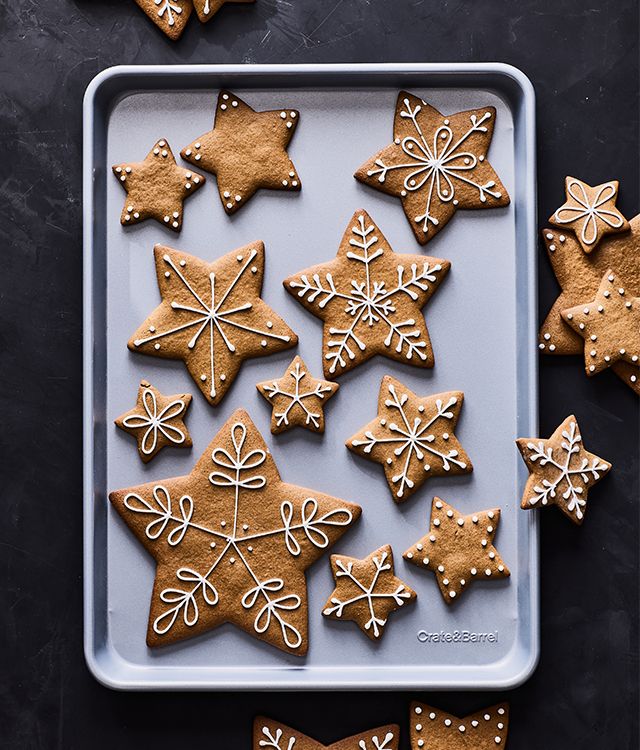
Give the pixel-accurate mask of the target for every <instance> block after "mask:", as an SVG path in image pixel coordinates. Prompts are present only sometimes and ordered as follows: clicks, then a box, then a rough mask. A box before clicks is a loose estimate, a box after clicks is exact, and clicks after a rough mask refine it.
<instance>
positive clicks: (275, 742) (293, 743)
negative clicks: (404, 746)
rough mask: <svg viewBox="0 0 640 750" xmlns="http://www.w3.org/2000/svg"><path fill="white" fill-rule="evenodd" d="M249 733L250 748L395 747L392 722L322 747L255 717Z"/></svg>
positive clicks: (333, 749)
mask: <svg viewBox="0 0 640 750" xmlns="http://www.w3.org/2000/svg"><path fill="white" fill-rule="evenodd" d="M253 736H254V741H253V748H254V750H259V749H260V748H266V749H267V750H396V749H397V746H398V727H397V726H395V725H389V726H386V727H378V728H377V729H371V730H369V731H368V732H362V734H357V735H354V736H353V737H348V738H346V739H343V740H339V741H338V742H336V743H334V744H333V745H327V746H325V745H321V744H320V743H319V742H316V741H315V740H313V739H311V737H307V736H305V735H303V734H301V733H300V732H296V731H295V730H293V729H291V728H290V727H287V726H285V725H284V724H277V723H276V722H274V721H272V720H270V719H266V718H264V717H262V716H258V717H257V718H256V719H255V721H254V730H253Z"/></svg>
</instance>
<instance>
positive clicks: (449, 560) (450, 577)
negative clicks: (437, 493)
mask: <svg viewBox="0 0 640 750" xmlns="http://www.w3.org/2000/svg"><path fill="white" fill-rule="evenodd" d="M499 523H500V508H493V509H492V510H483V511H478V512H477V513H471V514H469V515H467V516H465V515H462V514H461V513H460V512H459V511H457V510H456V509H455V508H454V507H453V506H452V505H448V504H447V503H445V502H444V500H441V499H440V498H439V497H434V498H433V502H432V504H431V525H430V528H429V533H428V534H425V536H423V537H422V538H421V539H420V540H419V541H418V542H416V544H414V545H413V546H412V547H410V548H409V549H408V550H407V551H406V552H405V553H404V555H403V557H404V559H405V560H407V561H409V562H411V563H413V564H414V565H417V566H418V567H420V568H426V569H427V570H431V571H433V572H434V573H435V576H436V580H437V582H438V587H439V589H440V593H441V594H442V598H443V599H444V600H445V602H446V603H447V604H452V603H453V602H454V600H456V599H459V598H460V595H461V594H463V593H464V592H465V591H466V590H467V589H468V588H469V586H470V585H471V584H472V583H474V582H475V581H495V580H497V579H500V578H508V577H509V576H510V575H511V573H510V572H509V569H508V568H507V566H506V565H505V564H504V561H503V560H502V558H501V557H500V555H499V554H498V551H497V549H496V548H495V547H494V545H493V540H494V538H495V535H496V531H497V529H498V524H499Z"/></svg>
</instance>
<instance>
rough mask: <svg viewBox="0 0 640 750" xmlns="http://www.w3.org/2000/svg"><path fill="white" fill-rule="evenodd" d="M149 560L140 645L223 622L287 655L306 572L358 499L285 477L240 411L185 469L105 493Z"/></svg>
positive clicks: (301, 613) (301, 616) (297, 641)
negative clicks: (150, 579)
mask: <svg viewBox="0 0 640 750" xmlns="http://www.w3.org/2000/svg"><path fill="white" fill-rule="evenodd" d="M109 500H110V501H111V503H112V505H113V507H114V508H115V509H116V511H117V512H118V514H119V515H120V516H121V517H122V519H123V520H124V522H125V523H126V524H127V526H128V527H129V529H130V530H131V531H132V532H133V534H134V535H135V536H136V538H137V539H138V541H140V542H141V543H142V544H143V545H144V547H145V548H146V549H147V551H148V552H149V553H150V554H151V555H152V557H153V558H154V559H155V561H156V574H155V582H154V586H153V593H152V596H151V609H150V612H149V625H148V630H147V644H148V645H149V646H160V645H164V644H169V643H175V642H177V641H182V640H184V639H185V638H188V637H191V636H196V635H199V634H201V633H205V632H207V631H210V630H213V629H214V628H217V627H218V626H220V625H222V624H223V623H232V624H234V625H236V626H237V627H238V628H241V629H242V630H244V631H245V632H247V633H248V634H249V635H251V636H253V637H254V638H257V639H258V640H261V641H264V642H265V643H268V644H270V645H272V646H276V647H277V648H280V649H282V650H283V651H286V652H287V653H290V654H296V655H304V654H305V653H306V652H307V647H308V616H307V586H306V578H305V571H306V569H307V568H308V567H309V566H310V565H311V564H312V563H314V562H315V561H316V560H317V559H319V558H320V557H321V556H322V554H323V553H324V552H325V551H326V550H327V549H328V548H329V547H331V545H333V544H334V543H335V542H336V541H337V540H338V539H339V538H340V537H341V536H342V535H343V534H344V533H345V531H346V530H347V529H348V528H349V527H350V526H351V524H352V523H353V522H354V521H355V520H356V519H357V518H358V517H359V515H360V507H359V506H357V505H354V504H353V503H347V502H345V501H343V500H338V499H336V498H334V497H331V496H329V495H325V494H324V493H321V492H315V491H314V490H308V489H305V488H303V487H297V486H295V485H291V484H286V483H284V482H283V481H282V480H281V479H280V474H279V473H278V469H277V467H276V465H275V462H274V460H273V458H272V456H271V453H270V452H269V449H268V448H267V446H266V444H265V442H264V441H263V439H262V436H261V435H260V433H259V432H258V430H257V429H256V427H255V425H254V424H253V422H252V421H251V419H250V418H249V415H248V414H247V413H246V412H245V411H244V410H242V409H238V410H237V411H236V412H234V413H233V414H232V415H231V417H230V418H229V420H228V421H227V422H226V423H225V424H224V426H223V427H222V429H221V430H220V432H219V433H218V434H217V435H216V436H215V437H214V438H213V440H212V441H211V443H210V444H209V446H208V447H207V449H206V450H205V451H204V453H203V454H202V456H201V457H200V459H199V460H198V462H197V463H196V465H195V466H194V468H193V469H192V471H191V473H190V474H188V475H186V476H182V477H176V478H173V479H164V480H158V481H154V482H148V483H146V484H142V485H139V486H136V487H129V488H127V489H122V490H117V491H116V492H112V493H111V494H110V495H109Z"/></svg>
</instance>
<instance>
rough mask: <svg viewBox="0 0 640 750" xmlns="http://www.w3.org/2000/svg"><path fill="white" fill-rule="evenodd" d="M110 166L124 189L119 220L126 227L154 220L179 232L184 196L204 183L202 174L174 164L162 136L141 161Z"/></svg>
mask: <svg viewBox="0 0 640 750" xmlns="http://www.w3.org/2000/svg"><path fill="white" fill-rule="evenodd" d="M112 169H113V174H114V175H115V176H116V177H117V178H118V181H119V182H120V184H121V185H122V187H123V188H124V189H125V190H126V191H127V198H126V200H125V203H124V208H123V209H122V214H121V216H120V223H121V224H122V225H123V226H125V227H126V226H131V225H132V224H138V223H140V222H141V221H144V220H145V219H155V220H156V221H158V222H160V224H162V225H163V226H165V227H168V228H169V229H172V230H173V231H174V232H179V231H180V230H181V229H182V214H183V203H184V201H185V199H186V198H188V197H189V196H190V195H193V193H195V192H196V191H197V190H199V189H200V188H201V187H202V186H203V185H204V183H205V182H206V178H205V177H204V176H203V175H201V174H197V173H195V172H193V171H192V170H190V169H183V168H182V167H179V166H178V165H177V164H176V160H175V158H174V156H173V152H172V151H171V147H170V146H169V144H168V142H167V141H166V140H165V139H164V138H161V139H160V140H159V141H158V142H157V143H156V144H155V146H154V147H153V148H152V149H151V151H149V153H148V154H147V156H146V158H145V160H144V161H141V162H134V163H131V164H116V165H114V166H113V167H112Z"/></svg>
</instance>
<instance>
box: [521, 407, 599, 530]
mask: <svg viewBox="0 0 640 750" xmlns="http://www.w3.org/2000/svg"><path fill="white" fill-rule="evenodd" d="M516 444H517V446H518V450H519V451H520V453H521V455H522V458H523V459H524V462H525V464H526V465H527V469H529V479H528V480H527V484H526V485H525V488H524V493H523V495H522V503H521V507H522V508H524V509H525V510H530V509H531V508H539V507H540V506H547V505H557V506H558V508H560V510H561V511H562V512H563V513H564V514H565V515H566V516H568V517H569V518H570V519H571V520H572V521H573V522H574V523H576V524H581V523H582V522H583V520H584V514H585V513H586V512H587V495H588V493H589V489H590V488H591V487H593V485H594V484H596V483H597V482H599V481H600V480H601V479H602V478H603V477H604V476H605V475H606V474H607V473H608V472H609V470H610V469H611V464H610V463H609V462H608V461H605V460H604V459H602V458H600V457H599V456H596V455H595V454H593V453H589V452H588V451H586V450H585V448H584V445H583V443H582V435H581V434H580V428H579V427H578V421H577V420H576V418H575V417H574V416H573V414H572V415H570V416H568V417H567V418H566V419H565V420H564V422H563V423H562V424H561V425H560V426H559V427H558V428H557V429H556V431H555V432H554V433H553V435H552V436H551V437H550V438H547V439H546V440H545V439H543V438H518V440H516Z"/></svg>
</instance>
